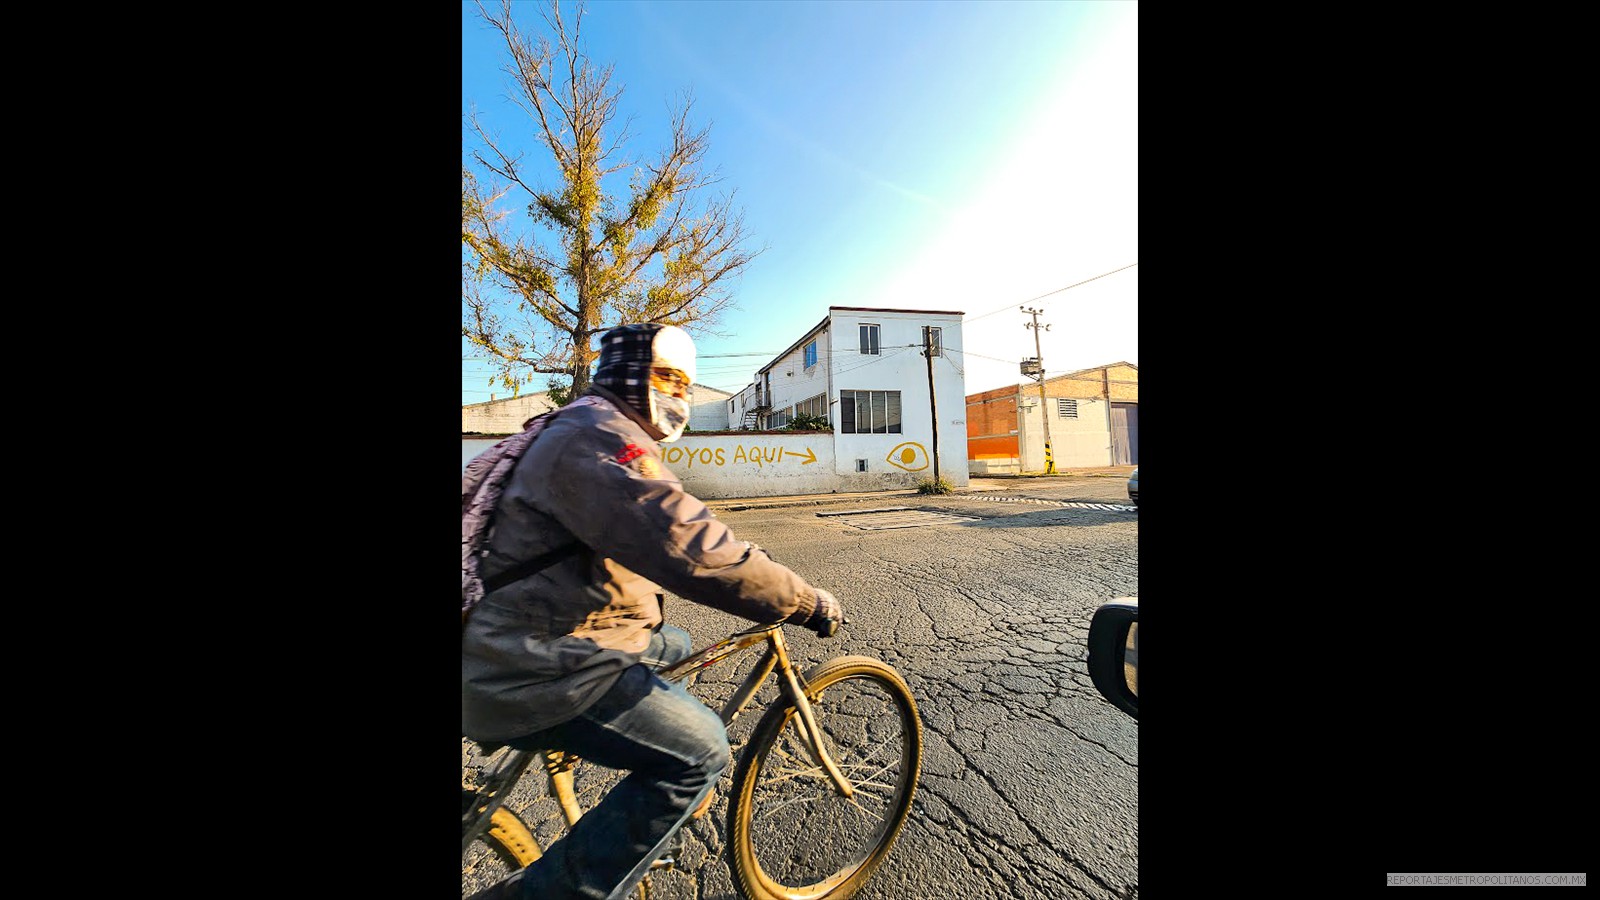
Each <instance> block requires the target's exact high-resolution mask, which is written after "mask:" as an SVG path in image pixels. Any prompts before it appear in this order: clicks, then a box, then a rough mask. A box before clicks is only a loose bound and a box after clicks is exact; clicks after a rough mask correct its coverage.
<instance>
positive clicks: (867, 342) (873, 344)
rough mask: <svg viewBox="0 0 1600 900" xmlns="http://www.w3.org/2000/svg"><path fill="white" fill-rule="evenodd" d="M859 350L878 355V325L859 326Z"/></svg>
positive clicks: (870, 354)
mask: <svg viewBox="0 0 1600 900" xmlns="http://www.w3.org/2000/svg"><path fill="white" fill-rule="evenodd" d="M861 352H862V353H865V354H867V355H869V356H877V355H878V326H876V325H863V326H861Z"/></svg>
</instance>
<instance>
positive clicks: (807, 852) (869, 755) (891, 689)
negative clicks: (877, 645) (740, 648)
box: [728, 656, 922, 900]
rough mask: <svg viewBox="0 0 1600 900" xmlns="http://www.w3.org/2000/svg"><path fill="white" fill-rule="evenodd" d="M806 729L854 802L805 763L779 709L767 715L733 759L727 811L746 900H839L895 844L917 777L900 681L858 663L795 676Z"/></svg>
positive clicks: (912, 706)
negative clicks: (806, 713) (813, 732)
mask: <svg viewBox="0 0 1600 900" xmlns="http://www.w3.org/2000/svg"><path fill="white" fill-rule="evenodd" d="M805 681H806V684H807V686H808V688H809V691H808V695H809V696H811V697H812V700H811V708H812V710H813V711H814V712H815V713H816V719H817V725H818V729H819V730H820V731H821V732H822V740H823V743H824V744H825V745H826V747H827V749H828V752H829V754H831V755H832V757H833V761H834V762H835V763H836V764H838V766H839V768H840V769H841V770H842V771H843V772H844V774H845V776H846V777H848V778H849V779H850V783H851V785H852V786H853V787H854V789H855V795H854V796H853V797H850V798H845V797H841V796H840V795H839V793H838V792H837V791H836V790H835V789H834V786H833V782H832V781H831V780H830V779H829V778H828V775H827V773H825V772H824V771H822V769H821V767H819V766H818V765H817V764H816V762H815V761H814V760H813V759H812V758H811V753H810V751H809V750H808V749H807V748H806V744H805V741H804V739H803V738H802V737H801V734H800V730H799V721H800V720H799V718H798V717H797V716H796V715H795V711H794V707H793V706H792V705H790V704H789V703H787V702H780V705H777V706H774V707H772V708H771V709H769V710H767V712H766V714H765V715H763V716H762V717H761V721H760V722H759V723H758V724H757V725H756V728H755V732H754V733H753V735H752V736H751V738H750V744H749V746H748V747H747V748H746V750H745V752H744V753H743V754H741V755H740V758H739V765H738V767H737V769H736V770H735V773H734V776H733V797H732V801H731V803H730V805H729V808H728V831H729V833H730V834H731V836H732V838H731V841H732V848H731V849H732V856H733V875H734V879H735V880H736V881H737V882H738V884H739V888H740V890H741V891H743V893H744V895H745V897H747V898H749V900H822V898H828V900H844V898H847V897H849V896H851V895H852V894H854V893H855V892H856V891H857V890H859V889H860V888H861V885H862V884H863V883H865V882H866V880H867V878H869V877H870V876H871V875H872V873H873V871H875V870H876V869H877V868H878V866H879V865H880V864H881V863H882V862H883V860H884V859H885V857H887V856H888V854H889V850H890V848H891V847H892V846H893V845H894V842H895V840H896V839H897V838H898V837H899V835H900V829H901V827H902V826H903V825H904V824H905V820H906V815H907V814H908V813H909V812H910V811H911V799H912V796H913V795H914V794H915V793H916V788H917V776H918V775H919V773H920V772H921V769H922V721H921V719H919V718H918V715H917V704H916V700H915V699H913V698H912V696H911V689H910V688H909V687H908V686H907V685H906V682H905V679H904V678H902V677H901V676H900V673H898V672H896V671H895V670H894V669H893V668H892V667H890V666H889V665H887V664H885V663H883V662H881V661H879V660H876V659H872V658H871V657H866V656H842V657H839V658H837V659H831V660H829V661H827V662H825V663H822V664H821V665H819V666H817V667H816V668H814V669H812V670H811V671H810V672H808V673H806V676H805Z"/></svg>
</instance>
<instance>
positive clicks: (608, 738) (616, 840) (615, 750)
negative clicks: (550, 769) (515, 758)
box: [507, 625, 729, 900]
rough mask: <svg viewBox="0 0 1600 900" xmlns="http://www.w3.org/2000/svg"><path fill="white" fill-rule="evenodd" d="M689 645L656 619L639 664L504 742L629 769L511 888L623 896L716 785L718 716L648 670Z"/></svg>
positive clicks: (543, 894) (537, 894) (551, 896)
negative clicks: (536, 728) (594, 696)
mask: <svg viewBox="0 0 1600 900" xmlns="http://www.w3.org/2000/svg"><path fill="white" fill-rule="evenodd" d="M692 649H693V646H692V643H691V641H690V638H689V633H688V632H687V631H684V630H683V629H682V628H677V627H675V626H672V625H662V626H661V629H660V630H659V631H657V632H656V633H655V634H654V635H653V636H652V637H651V638H650V646H649V647H648V648H646V650H645V652H644V658H643V659H642V660H641V662H640V663H639V664H638V665H634V666H632V667H630V668H629V669H627V670H625V671H624V672H623V673H622V677H621V678H619V679H617V683H616V684H615V685H613V686H612V688H611V690H609V691H607V692H606V693H605V694H604V695H603V696H602V697H601V698H600V699H599V700H598V701H596V702H595V703H594V705H592V706H590V707H589V708H588V709H587V710H584V712H583V713H581V714H580V715H579V716H578V717H577V718H575V719H572V720H569V721H567V722H564V723H562V724H560V725H557V726H556V727H554V728H549V729H546V730H545V731H541V732H539V733H537V734H532V735H528V736H527V737H524V738H519V739H517V740H514V741H508V742H507V743H509V744H510V745H511V746H513V747H516V748H518V749H526V750H534V749H541V748H552V749H561V750H566V751H569V752H571V753H575V754H577V755H578V756H579V757H580V758H582V759H583V760H584V761H585V762H589V763H598V764H599V765H602V766H606V767H608V768H612V769H625V770H627V771H628V773H629V774H628V776H627V777H626V778H624V779H622V781H621V782H619V783H618V784H617V785H616V787H614V788H612V789H611V791H610V792H609V793H607V794H606V796H605V798H604V799H603V800H601V801H600V802H599V803H598V804H596V805H595V807H594V808H593V809H591V810H589V811H588V812H586V813H584V815H583V818H581V819H579V820H578V824H577V825H574V826H573V827H572V829H571V830H570V831H569V832H568V833H567V834H566V835H564V836H563V837H562V838H561V839H560V840H558V841H556V842H555V843H554V844H551V845H550V847H549V848H548V849H546V850H545V852H544V855H543V856H541V857H539V858H538V859H537V860H535V861H534V862H533V863H532V864H531V865H529V866H528V867H527V869H526V871H524V872H523V875H522V883H521V886H520V887H519V888H518V891H517V893H518V896H520V897H524V898H528V900H534V898H539V900H567V898H586V900H620V898H623V897H626V896H627V895H628V894H629V893H630V892H632V891H633V889H634V888H635V887H637V886H638V884H639V882H640V880H642V879H643V878H644V876H645V875H646V874H647V873H648V872H649V871H650V864H651V863H653V862H655V861H656V860H657V859H658V858H660V857H661V855H662V853H664V852H665V851H666V848H667V842H668V840H669V839H670V838H671V837H672V835H673V834H675V833H676V832H677V830H678V829H679V828H680V827H682V826H683V824H684V822H685V821H687V820H688V818H689V813H690V812H691V811H693V810H694V808H695V807H697V806H699V805H700V801H702V800H704V799H705V798H706V795H707V794H709V793H711V790H712V788H714V787H716V786H717V779H718V778H719V777H720V776H721V774H722V770H723V769H725V768H727V765H728V758H729V751H728V733H727V730H726V729H725V728H724V727H723V725H722V719H721V717H719V716H718V715H717V714H716V713H715V712H713V711H712V710H711V709H710V708H709V707H707V706H706V705H705V704H704V703H702V702H701V701H699V700H696V699H695V698H694V697H693V696H692V695H690V694H689V692H688V691H686V690H684V689H683V687H682V686H681V685H676V684H668V683H667V682H665V681H663V680H662V679H661V678H660V676H658V675H656V674H655V670H656V669H659V668H661V667H663V666H666V665H670V664H672V663H675V662H677V661H678V660H680V659H683V658H684V657H686V656H688V655H689V652H690V651H691V650H692Z"/></svg>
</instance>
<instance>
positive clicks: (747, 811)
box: [461, 622, 922, 900]
mask: <svg viewBox="0 0 1600 900" xmlns="http://www.w3.org/2000/svg"><path fill="white" fill-rule="evenodd" d="M755 647H764V648H765V653H764V654H763V655H762V656H761V657H760V659H759V660H758V661H757V662H756V664H755V665H754V667H753V668H752V669H751V670H750V671H749V673H748V674H747V675H746V676H745V678H744V680H743V682H742V683H741V684H740V685H739V687H738V688H737V689H736V690H735V691H734V692H733V694H732V696H730V697H729V698H728V699H727V701H726V702H725V703H724V704H723V707H722V710H721V713H720V715H721V717H722V722H723V726H724V727H727V726H729V725H731V724H732V723H733V721H734V719H735V718H736V717H738V715H739V714H740V713H741V712H743V711H744V709H745V707H746V706H747V705H749V704H750V702H751V700H752V699H753V698H754V697H755V696H756V693H757V692H758V691H759V690H760V689H761V688H762V686H763V685H765V684H766V683H767V680H768V679H769V678H771V677H773V676H776V679H777V682H776V683H777V687H778V689H779V693H778V695H777V697H776V699H775V700H773V701H772V702H771V703H770V704H769V705H767V707H766V712H765V713H764V714H763V715H762V716H761V719H760V720H759V721H758V723H757V724H756V726H755V729H754V730H753V731H752V732H751V736H750V738H749V740H748V741H747V742H744V743H743V745H742V746H740V747H735V750H734V753H735V755H736V757H737V759H736V765H735V766H734V767H733V772H734V774H733V789H732V792H731V795H730V799H729V806H728V814H727V833H728V835H729V838H728V843H729V851H730V856H731V862H732V865H731V869H732V873H733V878H734V882H735V884H736V885H737V887H738V889H739V891H740V893H741V894H742V895H743V896H744V897H745V898H747V900H845V898H848V897H850V896H852V895H853V894H855V893H856V892H857V891H858V890H859V889H860V888H861V886H862V885H863V884H864V883H865V882H866V881H867V879H868V878H869V877H870V876H871V875H872V873H873V872H874V871H875V870H876V869H877V868H878V866H879V865H881V864H882V863H883V861H884V859H885V858H887V856H888V854H889V851H890V849H891V848H892V847H893V845H894V843H895V841H896V839H897V838H898V837H899V835H900V830H901V828H902V826H903V825H904V824H905V821H906V817H907V815H908V814H909V812H910V810H911V800H912V796H913V795H914V794H915V793H916V787H917V779H918V777H919V775H920V773H921V769H922V720H921V718H920V717H919V716H918V713H917V704H916V700H915V698H913V697H912V695H911V689H910V687H908V686H907V684H906V682H905V679H904V678H903V677H902V676H901V675H900V673H899V672H897V671H896V670H895V669H894V668H893V667H892V666H890V665H888V664H887V663H885V662H883V661H881V660H877V659H873V658H872V657H868V656H857V655H850V656H839V657H835V658H833V659H830V660H827V661H826V662H823V663H820V664H818V665H816V666H814V667H812V668H811V669H810V670H809V671H807V672H806V673H805V674H804V675H801V674H800V673H799V672H798V671H797V670H796V669H795V667H794V664H793V663H792V662H791V660H790V658H789V651H788V645H787V643H786V642H785V640H784V636H783V626H782V623H781V622H780V623H774V624H771V625H761V626H756V627H754V628H750V629H746V630H744V631H738V632H735V633H734V634H732V635H730V636H728V637H727V638H725V639H723V640H720V641H718V642H716V643H714V644H711V645H710V646H708V647H705V648H702V649H700V650H697V651H695V652H693V653H691V654H690V655H689V656H688V657H686V658H684V659H682V660H680V661H679V662H676V663H674V664H672V665H670V666H667V667H664V668H662V669H661V670H659V671H658V672H657V674H659V675H660V676H661V677H662V678H663V679H665V680H667V681H670V682H685V687H688V686H689V684H691V683H693V681H694V680H696V679H697V678H698V676H699V675H700V674H701V673H702V672H704V671H705V670H706V669H707V668H709V667H711V666H713V665H716V664H718V663H721V662H723V661H725V660H728V659H732V658H737V657H739V656H742V655H743V654H744V651H747V650H750V649H753V648H755ZM701 700H702V702H705V701H704V698H701ZM707 705H711V704H710V703H708V704H707ZM817 738H820V740H818V739H817ZM462 749H463V764H462V790H461V795H462V814H461V836H462V837H461V852H462V892H463V894H466V893H470V892H471V891H472V890H476V889H478V888H481V887H484V886H486V885H487V884H489V883H492V882H493V881H495V880H498V879H499V878H501V877H504V876H505V875H508V874H510V872H512V871H515V870H516V869H517V868H521V867H522V866H526V865H527V864H528V863H530V862H533V861H534V860H535V859H538V858H539V855H540V853H541V849H540V840H539V838H538V837H537V836H536V835H535V827H534V826H535V824H536V823H533V822H529V821H525V820H524V816H522V815H519V814H518V813H517V812H516V811H514V810H513V808H512V807H513V804H512V803H509V802H508V800H509V799H510V798H513V797H518V796H519V795H520V797H521V801H520V802H522V803H525V804H531V802H533V801H532V800H530V799H528V798H530V797H534V798H536V797H537V792H536V791H535V790H533V789H532V788H531V787H530V782H532V781H534V779H524V777H523V776H524V775H525V774H527V773H528V772H529V771H530V770H539V771H543V772H544V773H545V775H546V783H547V784H546V786H547V791H548V793H549V795H550V796H552V797H553V798H554V799H555V801H556V802H557V804H558V805H559V807H560V811H561V814H560V816H559V817H557V818H558V820H559V822H558V825H557V826H555V827H556V828H557V830H558V831H559V830H560V829H563V828H565V827H570V826H571V825H572V824H574V823H576V822H577V821H578V819H579V818H580V817H581V816H582V815H583V811H584V809H586V808H587V807H589V806H592V805H593V804H592V803H590V802H587V801H586V800H584V799H583V795H584V794H586V793H588V792H589V791H588V789H586V788H584V787H581V786H580V785H579V781H580V780H581V779H582V777H583V773H584V771H585V770H586V769H588V770H593V769H601V768H602V767H600V766H588V767H585V766H583V765H582V761H581V760H579V759H578V758H577V757H575V756H572V755H571V754H567V753H562V752H559V751H548V750H545V751H519V750H514V749H512V748H509V747H503V746H497V745H487V744H486V745H481V746H480V745H477V744H474V743H473V742H472V741H470V740H468V739H466V738H463V739H462ZM536 759H537V760H538V762H539V763H540V764H539V765H537V766H535V765H534V762H535V760H536ZM604 771H605V772H607V773H609V772H611V770H604ZM621 774H622V773H615V777H620V776H621ZM595 792H596V793H599V792H600V791H598V790H597V791H595ZM708 802H709V798H708ZM703 811H704V810H702V812H703ZM687 828H688V824H687V823H686V824H685V826H684V829H685V830H686V829H687ZM546 830H547V831H548V830H549V829H546ZM681 834H682V832H681V831H680V836H681ZM549 842H550V839H549V838H547V839H546V840H545V842H544V843H545V844H546V845H548V843H549ZM674 863H675V861H674V860H672V859H670V858H666V859H663V860H659V861H657V863H656V864H655V866H656V868H657V869H659V868H670V867H671V866H673V865H674ZM649 892H650V885H649V879H648V878H646V881H645V882H644V883H642V884H641V885H640V888H639V896H640V898H641V900H648V897H649Z"/></svg>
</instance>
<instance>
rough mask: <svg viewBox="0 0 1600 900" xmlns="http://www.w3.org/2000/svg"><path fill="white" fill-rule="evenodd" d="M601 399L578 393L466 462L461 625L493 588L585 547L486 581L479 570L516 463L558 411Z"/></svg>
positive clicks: (535, 560) (540, 558) (563, 551)
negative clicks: (497, 509)
mask: <svg viewBox="0 0 1600 900" xmlns="http://www.w3.org/2000/svg"><path fill="white" fill-rule="evenodd" d="M599 402H600V400H599V398H597V397H593V396H587V397H580V398H578V399H577V400H574V401H573V402H571V403H569V404H567V405H566V406H563V407H562V408H561V409H556V410H551V411H550V412H547V413H542V414H540V415H537V416H534V417H533V418H532V419H529V420H528V424H527V426H526V427H525V428H524V429H523V430H522V432H521V433H520V434H514V435H512V436H511V437H508V438H506V439H505V440H503V441H501V442H500V443H498V444H495V445H494V446H493V447H490V448H489V449H487V450H485V451H483V452H482V453H480V454H478V455H477V456H475V457H473V458H472V461H471V462H469V463H467V467H466V469H465V470H464V471H463V472H462V473H461V624H462V625H466V624H467V616H468V615H470V614H471V613H472V608H473V607H474V606H476V605H477V604H478V601H479V600H482V599H483V597H484V595H485V594H487V593H489V592H490V591H493V590H497V589H498V588H501V587H504V586H505V585H508V584H510V583H511V582H513V581H518V580H520V579H523V578H526V577H528V576H529V575H532V574H533V573H535V572H537V571H539V570H540V569H543V568H546V567H547V566H549V565H551V564H552V563H555V562H557V561H559V560H561V559H564V558H566V557H567V556H569V555H571V554H572V553H573V552H575V551H576V550H577V549H578V548H580V547H582V546H583V545H582V544H581V543H576V544H570V545H568V546H566V547H562V548H559V549H556V550H552V551H550V552H548V553H544V554H541V555H539V556H536V557H534V558H533V559H530V560H526V561H524V562H522V563H519V564H518V565H515V566H513V567H511V568H510V569H508V570H507V571H505V572H502V573H501V574H499V575H497V576H495V577H494V578H491V579H489V580H488V581H487V582H486V581H484V579H483V577H482V576H481V575H480V574H479V573H478V564H479V561H480V560H482V559H483V557H484V555H485V554H486V553H488V552H489V551H488V549H487V548H486V546H485V545H487V544H488V542H489V533H490V532H491V531H493V530H494V508H495V504H497V503H499V502H500V495H501V494H502V493H503V492H504V491H505V484H506V479H507V478H509V477H511V470H512V469H515V468H516V467H517V463H518V462H519V461H521V459H522V457H523V455H524V454H526V453H527V452H528V448H529V447H531V446H533V441H534V439H535V438H537V437H538V436H539V432H541V431H543V430H544V428H545V426H546V425H549V424H550V422H551V420H553V419H554V418H555V417H556V416H557V415H560V414H561V413H562V412H563V411H565V410H568V409H572V408H573V407H575V406H593V405H595V404H597V403H599Z"/></svg>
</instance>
